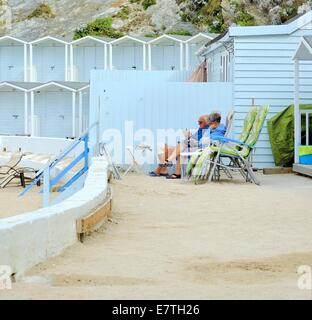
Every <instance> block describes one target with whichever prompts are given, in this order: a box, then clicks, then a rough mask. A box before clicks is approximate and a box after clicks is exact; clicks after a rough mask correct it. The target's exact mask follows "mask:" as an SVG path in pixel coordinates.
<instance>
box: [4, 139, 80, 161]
mask: <svg viewBox="0 0 312 320" xmlns="http://www.w3.org/2000/svg"><path fill="white" fill-rule="evenodd" d="M72 143H73V140H70V139H61V138H41V137H15V136H0V151H3V148H6V151H7V152H19V149H20V148H21V152H23V153H34V154H46V155H51V156H56V155H58V154H60V153H61V152H62V151H63V150H64V149H65V148H66V147H68V146H69V145H70V144H72ZM82 150H83V148H82V147H81V148H78V149H77V150H75V152H74V153H73V155H76V156H77V155H78V154H80V153H81V152H82Z"/></svg>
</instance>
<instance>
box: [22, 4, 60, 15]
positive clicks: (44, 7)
mask: <svg viewBox="0 0 312 320" xmlns="http://www.w3.org/2000/svg"><path fill="white" fill-rule="evenodd" d="M32 18H44V19H53V18H55V14H54V13H53V11H52V9H51V7H50V6H49V5H48V4H46V3H40V4H39V5H38V7H37V8H36V9H35V10H34V11H33V12H32V13H31V14H30V15H29V16H28V17H27V19H32Z"/></svg>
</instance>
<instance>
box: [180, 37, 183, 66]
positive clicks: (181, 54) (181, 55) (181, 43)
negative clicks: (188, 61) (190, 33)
mask: <svg viewBox="0 0 312 320" xmlns="http://www.w3.org/2000/svg"><path fill="white" fill-rule="evenodd" d="M183 48H184V45H183V42H180V70H181V71H182V70H183V69H184V61H183V60H184V54H183Z"/></svg>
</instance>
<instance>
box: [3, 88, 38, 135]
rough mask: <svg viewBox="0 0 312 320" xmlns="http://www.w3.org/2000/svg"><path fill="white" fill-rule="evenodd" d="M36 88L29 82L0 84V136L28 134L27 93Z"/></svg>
mask: <svg viewBox="0 0 312 320" xmlns="http://www.w3.org/2000/svg"><path fill="white" fill-rule="evenodd" d="M36 86H38V84H37V83H30V82H2V83H0V115H1V116H0V134H8V135H27V134H29V133H30V128H29V97H28V91H29V90H31V89H33V88H34V87H36Z"/></svg>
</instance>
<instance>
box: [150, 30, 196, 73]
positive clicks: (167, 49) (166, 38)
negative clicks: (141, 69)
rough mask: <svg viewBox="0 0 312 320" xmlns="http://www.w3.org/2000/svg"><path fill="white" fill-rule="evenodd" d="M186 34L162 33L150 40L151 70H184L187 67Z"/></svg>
mask: <svg viewBox="0 0 312 320" xmlns="http://www.w3.org/2000/svg"><path fill="white" fill-rule="evenodd" d="M188 39H190V37H186V36H173V35H162V36H160V37H158V38H156V39H153V40H151V41H149V42H148V69H149V70H175V71H178V70H183V69H185V54H184V52H185V50H184V44H185V41H186V40H188Z"/></svg>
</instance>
